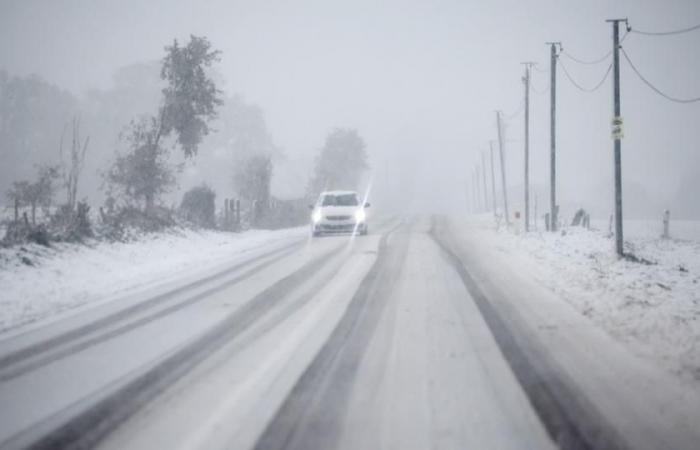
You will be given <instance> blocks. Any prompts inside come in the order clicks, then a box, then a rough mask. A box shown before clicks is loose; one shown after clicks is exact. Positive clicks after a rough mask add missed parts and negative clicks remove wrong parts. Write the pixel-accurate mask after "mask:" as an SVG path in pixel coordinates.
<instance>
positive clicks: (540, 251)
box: [476, 217, 700, 383]
mask: <svg viewBox="0 0 700 450" xmlns="http://www.w3.org/2000/svg"><path fill="white" fill-rule="evenodd" d="M695 227H696V228H697V229H699V230H700V223H697V222H696V223H695ZM476 228H477V229H478V230H479V231H478V232H479V233H481V234H483V242H484V243H485V244H486V245H492V246H494V248H496V249H497V250H498V251H499V253H501V254H502V255H503V256H505V258H503V264H508V265H509V266H511V267H513V268H515V269H516V270H518V271H520V272H525V273H527V274H529V275H530V276H531V277H532V278H533V279H535V280H536V281H537V282H539V283H540V284H541V285H543V286H545V287H546V288H547V289H549V290H551V291H553V292H555V293H556V294H557V295H558V297H560V298H562V299H564V300H565V301H567V302H569V303H570V304H571V305H572V306H573V307H574V308H576V309H577V310H578V311H579V312H581V313H582V314H583V315H585V316H587V317H589V318H590V319H591V320H592V321H593V322H595V323H596V324H598V325H599V326H601V327H602V328H604V329H605V330H606V331H607V332H608V333H609V334H610V335H612V336H613V337H615V338H617V339H618V340H620V341H622V342H623V343H625V344H626V345H628V347H629V348H630V349H631V350H632V351H633V352H634V353H636V354H637V355H639V356H642V357H644V358H649V359H651V360H652V361H654V362H655V363H656V364H658V365H660V366H662V367H664V368H665V369H667V370H669V371H671V372H673V373H674V374H676V375H678V376H680V377H681V378H682V379H684V380H686V381H690V382H692V383H697V382H700V241H694V240H678V239H660V238H659V237H655V236H653V235H649V234H647V235H646V237H640V236H643V235H641V234H637V235H636V237H635V236H634V235H633V237H631V238H630V239H629V240H627V241H626V247H627V248H628V249H629V250H631V251H632V252H633V253H634V255H635V256H637V257H639V258H643V259H644V260H647V261H648V262H649V263H637V262H632V261H627V260H620V259H618V258H617V257H616V256H615V253H614V249H613V245H614V241H613V239H612V238H610V237H609V236H608V235H607V232H602V231H595V230H590V231H589V230H585V229H583V228H578V227H568V228H566V229H564V230H563V231H561V232H558V233H546V232H541V231H540V232H531V233H528V234H516V233H513V232H512V231H506V230H504V229H501V230H499V231H496V230H494V228H495V227H494V225H493V220H492V219H490V218H488V219H487V218H483V217H482V218H480V219H479V220H477V222H476ZM691 228H692V227H691Z"/></svg>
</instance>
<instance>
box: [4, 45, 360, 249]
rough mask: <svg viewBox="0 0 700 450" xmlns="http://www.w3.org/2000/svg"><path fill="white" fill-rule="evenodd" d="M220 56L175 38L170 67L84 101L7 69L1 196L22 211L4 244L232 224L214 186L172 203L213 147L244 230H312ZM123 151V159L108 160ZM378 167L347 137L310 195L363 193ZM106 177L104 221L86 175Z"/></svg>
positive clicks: (124, 72) (322, 165) (128, 77)
mask: <svg viewBox="0 0 700 450" xmlns="http://www.w3.org/2000/svg"><path fill="white" fill-rule="evenodd" d="M220 57H221V54H220V52H219V51H217V50H215V49H213V48H212V46H211V44H210V43H209V41H208V40H207V39H206V38H204V37H198V36H190V39H189V41H188V42H187V43H186V44H184V45H182V44H180V43H179V42H178V41H177V40H175V41H174V42H173V43H172V44H171V45H168V46H166V47H165V56H164V58H163V59H162V60H161V61H160V63H158V64H153V63H147V64H136V65H132V66H129V67H127V68H124V69H121V70H120V71H119V72H118V73H117V75H116V77H115V87H114V88H113V90H112V91H91V92H89V93H88V94H87V96H86V98H85V99H82V100H78V99H76V98H75V97H73V96H72V95H71V94H70V93H68V92H66V91H63V90H61V89H59V88H57V87H56V86H53V85H51V84H49V83H47V82H45V81H43V80H42V79H40V78H39V77H37V76H29V77H11V76H9V75H8V74H7V73H5V72H3V71H0V150H2V162H3V163H2V164H0V189H2V190H4V191H5V193H6V198H7V203H6V205H7V209H6V211H7V210H10V211H12V212H11V213H10V214H9V217H10V218H9V220H8V219H7V215H6V216H5V217H6V219H5V221H4V224H5V225H4V228H5V235H4V237H3V238H2V241H1V243H2V244H4V245H12V244H13V243H18V242H25V241H27V240H34V241H36V242H41V243H48V242H49V241H51V240H73V241H80V240H82V239H84V238H87V237H93V236H98V237H108V238H116V239H119V238H121V237H122V236H123V233H124V231H125V230H126V229H128V228H130V227H131V228H136V229H142V230H159V229H162V228H163V227H168V226H172V225H174V224H181V225H186V224H190V225H193V226H198V227H206V228H215V227H217V226H221V225H220V222H221V219H220V218H219V217H217V208H216V205H217V203H216V199H217V195H216V192H215V191H214V189H212V188H211V186H210V185H209V184H208V183H206V182H205V183H203V184H200V185H196V186H194V187H192V188H191V189H189V190H187V191H186V192H184V195H183V197H182V200H181V202H180V203H179V205H177V206H175V205H171V206H168V205H167V203H166V200H165V198H166V197H165V196H166V195H167V194H170V193H171V192H172V191H173V190H174V189H175V188H176V187H177V184H178V180H179V178H180V177H181V173H182V170H183V167H184V166H185V165H190V166H195V162H194V161H195V160H196V159H197V157H198V154H199V153H200V152H201V151H202V149H204V151H205V153H206V155H205V156H206V158H208V159H209V160H214V161H216V162H217V163H216V164H213V165H214V166H215V167H213V168H211V169H210V170H211V171H213V172H216V173H219V175H218V176H220V177H225V178H228V180H229V181H228V183H229V185H230V186H231V188H232V191H231V192H230V193H229V194H228V195H226V196H224V197H225V199H226V200H227V202H226V204H227V205H228V204H231V205H232V204H234V202H233V197H235V200H236V203H235V204H237V205H240V209H241V212H240V217H239V220H240V221H241V223H239V224H237V226H236V229H241V228H245V227H248V226H253V227H275V226H289V225H294V224H300V223H303V222H304V221H305V220H306V215H307V212H306V211H305V209H304V206H303V205H304V204H305V203H306V200H305V199H298V200H296V201H281V200H279V199H276V198H274V197H273V195H272V192H271V182H272V178H273V174H274V163H275V160H276V159H277V158H279V157H281V151H280V150H279V149H278V148H277V147H276V146H275V145H274V143H273V140H272V138H271V135H270V133H269V131H268V129H267V126H266V123H265V120H264V116H263V113H262V111H261V110H260V108H258V107H257V106H255V105H251V104H248V103H246V102H244V101H243V100H242V99H241V98H240V97H238V96H233V97H224V96H223V93H222V91H221V90H220V89H219V88H218V86H217V83H216V82H215V79H216V71H215V67H214V66H215V63H216V62H218V61H219V60H220ZM78 111H81V112H80V113H79V112H78ZM120 123H121V125H119V124H120ZM119 126H120V127H121V129H122V131H121V132H120V133H119V134H118V136H116V135H115V134H113V133H114V131H113V130H114V129H116V128H117V127H119ZM86 129H87V130H88V132H85V131H84V130H86ZM110 136H114V137H113V138H111V137H110ZM115 145H116V147H117V151H116V153H113V156H111V157H109V156H108V155H107V154H106V153H104V151H103V149H105V148H109V147H112V148H114V146H115ZM219 160H221V161H220V162H221V164H219V163H218V162H219ZM100 166H101V167H102V169H101V170H100V169H99V167H100ZM86 168H87V169H88V170H87V171H86ZM367 168H368V163H367V154H366V145H365V143H364V141H363V139H362V138H361V137H360V135H359V134H358V132H357V131H356V130H352V129H343V128H338V129H335V130H333V131H332V132H330V133H329V134H328V136H327V137H326V141H325V143H324V145H323V146H322V148H320V149H319V151H318V156H317V158H316V161H315V166H314V168H313V171H312V174H311V176H310V178H309V183H308V185H307V193H306V195H307V197H313V196H316V195H317V194H318V192H320V191H321V190H324V189H331V188H345V189H354V188H357V187H359V182H360V179H361V176H362V172H363V171H365V170H366V169H367ZM96 172H100V173H101V174H102V175H101V177H102V191H103V192H104V194H103V195H104V197H103V198H104V202H103V206H102V207H99V208H98V209H99V214H97V212H95V213H94V214H96V215H92V214H91V210H90V206H89V205H88V201H87V197H86V196H85V195H84V194H81V193H84V192H85V188H84V187H82V186H83V185H84V184H85V181H84V179H85V177H86V176H87V178H88V180H89V183H88V184H89V185H91V186H94V184H95V183H94V177H95V173H96ZM227 174H228V175H227ZM61 192H63V195H61ZM92 193H93V194H94V195H99V193H97V192H95V191H92ZM229 199H231V202H229V201H228V200H229ZM221 201H223V199H222V200H221ZM95 220H97V221H96V222H95ZM2 223H3V222H2V220H1V219H0V227H2V226H3V225H2ZM0 237H2V236H0Z"/></svg>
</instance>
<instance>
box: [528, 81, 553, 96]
mask: <svg viewBox="0 0 700 450" xmlns="http://www.w3.org/2000/svg"><path fill="white" fill-rule="evenodd" d="M549 88H550V86H549V85H547V87H546V88H544V89H537V88H536V87H535V84H534V83H533V82H532V80H530V89H531V90H532V92H534V93H535V94H538V95H544V94H546V93H547V92H549Z"/></svg>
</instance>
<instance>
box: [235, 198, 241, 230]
mask: <svg viewBox="0 0 700 450" xmlns="http://www.w3.org/2000/svg"><path fill="white" fill-rule="evenodd" d="M240 227H241V200H240V199H236V228H240Z"/></svg>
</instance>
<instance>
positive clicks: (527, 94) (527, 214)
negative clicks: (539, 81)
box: [522, 62, 535, 232]
mask: <svg viewBox="0 0 700 450" xmlns="http://www.w3.org/2000/svg"><path fill="white" fill-rule="evenodd" d="M522 64H523V65H524V66H525V76H523V84H524V85H525V182H524V184H525V232H528V231H530V68H531V67H532V66H533V65H534V64H535V63H533V62H524V63H522Z"/></svg>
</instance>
